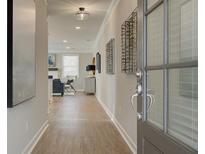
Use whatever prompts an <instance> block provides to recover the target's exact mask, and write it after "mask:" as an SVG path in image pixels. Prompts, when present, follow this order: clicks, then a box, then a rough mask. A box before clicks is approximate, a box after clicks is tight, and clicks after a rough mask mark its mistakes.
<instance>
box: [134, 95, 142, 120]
mask: <svg viewBox="0 0 205 154" xmlns="http://www.w3.org/2000/svg"><path fill="white" fill-rule="evenodd" d="M137 96H139V93H138V92H136V93H134V94H133V95H132V96H131V105H132V109H133V110H134V111H135V113H136V114H137V119H138V120H141V119H142V116H143V114H142V112H141V113H139V112H137V111H136V110H135V107H134V98H135V97H137Z"/></svg>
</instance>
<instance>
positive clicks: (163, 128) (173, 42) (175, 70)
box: [135, 0, 198, 154]
mask: <svg viewBox="0 0 205 154" xmlns="http://www.w3.org/2000/svg"><path fill="white" fill-rule="evenodd" d="M197 5H198V1H197V0H138V7H139V11H138V35H139V36H138V51H139V53H138V72H137V81H138V84H137V104H138V105H137V110H138V130H137V131H138V139H137V149H138V153H137V154H195V153H197V151H198V150H197V148H198V80H197V79H198V54H197V52H198V49H197V47H198V46H197V44H198V42H197V40H198V39H197V37H198V34H197V33H198V32H197V26H198V24H197V22H198V21H197V12H198V8H197ZM135 96H136V95H135Z"/></svg>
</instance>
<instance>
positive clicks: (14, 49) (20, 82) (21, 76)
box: [7, 0, 36, 108]
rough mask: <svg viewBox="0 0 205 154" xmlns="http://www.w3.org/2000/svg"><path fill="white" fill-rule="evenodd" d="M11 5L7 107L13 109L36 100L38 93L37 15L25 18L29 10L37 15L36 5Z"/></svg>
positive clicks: (12, 1)
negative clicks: (36, 93) (23, 10)
mask: <svg viewBox="0 0 205 154" xmlns="http://www.w3.org/2000/svg"><path fill="white" fill-rule="evenodd" d="M7 2H8V5H7V7H8V8H7V19H8V20H7V36H8V37H7V107H9V108H10V107H14V106H15V105H18V104H20V103H23V102H26V100H29V99H32V98H33V97H34V96H35V92H36V90H35V88H36V59H35V13H33V14H30V15H29V16H28V17H27V18H25V12H22V11H21V10H22V9H25V10H26V9H27V8H29V9H30V10H31V11H33V12H35V3H34V1H25V2H22V0H18V1H15V0H8V1H7ZM20 8H21V9H20ZM21 19H24V20H21Z"/></svg>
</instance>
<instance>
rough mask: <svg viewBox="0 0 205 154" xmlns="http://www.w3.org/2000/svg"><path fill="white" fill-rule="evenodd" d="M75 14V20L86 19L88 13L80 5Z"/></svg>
mask: <svg viewBox="0 0 205 154" xmlns="http://www.w3.org/2000/svg"><path fill="white" fill-rule="evenodd" d="M75 16H76V19H77V20H86V19H88V16H89V13H88V12H86V11H85V8H83V7H80V8H79V11H78V12H77V13H76V14H75Z"/></svg>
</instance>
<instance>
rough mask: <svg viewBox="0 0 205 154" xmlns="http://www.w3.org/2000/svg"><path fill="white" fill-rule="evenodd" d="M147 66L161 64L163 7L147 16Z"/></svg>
mask: <svg viewBox="0 0 205 154" xmlns="http://www.w3.org/2000/svg"><path fill="white" fill-rule="evenodd" d="M147 64H148V66H150V65H160V64H163V5H160V6H159V7H158V8H156V9H155V10H154V11H153V12H152V13H151V14H149V15H148V16H147Z"/></svg>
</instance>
